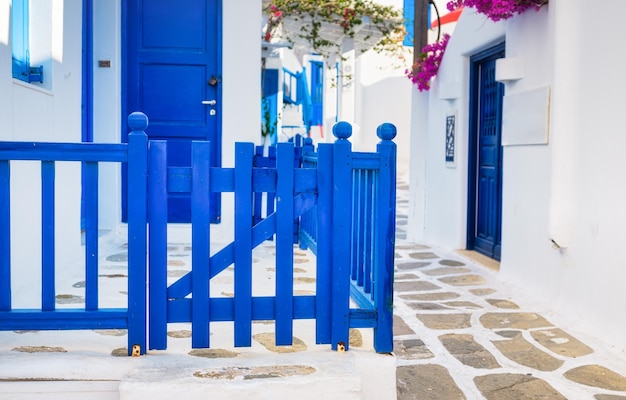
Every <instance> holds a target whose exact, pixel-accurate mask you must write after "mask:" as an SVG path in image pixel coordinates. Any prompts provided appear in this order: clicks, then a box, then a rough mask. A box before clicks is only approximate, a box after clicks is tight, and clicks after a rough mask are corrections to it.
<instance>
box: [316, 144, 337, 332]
mask: <svg viewBox="0 0 626 400" xmlns="http://www.w3.org/2000/svg"><path fill="white" fill-rule="evenodd" d="M317 193H318V194H317V215H316V216H315V217H314V218H317V220H318V221H317V235H316V236H317V254H316V260H317V277H316V289H315V292H316V295H315V337H316V339H315V341H316V343H317V344H327V343H330V342H331V321H330V319H331V293H332V292H331V287H332V286H331V266H332V265H331V264H332V255H331V248H332V234H331V232H332V229H333V228H332V226H333V145H332V144H330V143H321V144H320V145H319V147H318V160H317Z"/></svg>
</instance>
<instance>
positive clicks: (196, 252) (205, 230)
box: [191, 142, 211, 348]
mask: <svg viewBox="0 0 626 400" xmlns="http://www.w3.org/2000/svg"><path fill="white" fill-rule="evenodd" d="M191 165H192V173H191V188H192V193H191V249H192V253H191V286H192V298H191V347H193V348H199V347H209V321H210V309H209V296H210V292H209V262H210V243H211V233H210V218H211V215H210V210H211V207H210V205H211V196H210V187H211V185H210V183H211V178H210V172H211V169H210V166H211V143H210V142H192V143H191Z"/></svg>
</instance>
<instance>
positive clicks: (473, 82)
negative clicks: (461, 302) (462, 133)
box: [466, 41, 506, 260]
mask: <svg viewBox="0 0 626 400" xmlns="http://www.w3.org/2000/svg"><path fill="white" fill-rule="evenodd" d="M505 49H506V46H505V42H504V41H502V42H501V43H498V44H496V45H495V46H492V47H490V48H488V49H486V50H483V51H481V52H479V53H476V54H474V55H473V56H471V57H470V71H469V74H470V75H469V76H470V88H469V94H470V98H469V101H470V106H469V138H468V139H469V140H468V178H467V186H468V187H467V226H466V229H467V230H466V239H467V242H466V248H467V249H468V250H474V249H475V242H476V222H477V221H476V216H477V214H478V211H477V207H478V199H477V191H478V187H477V186H478V184H477V179H478V151H479V149H478V144H479V137H478V121H479V116H478V112H479V110H480V102H479V101H478V96H479V91H478V90H479V87H480V81H479V74H478V64H479V62H480V61H482V60H484V59H486V58H489V57H491V56H493V55H495V54H497V53H500V52H504V51H505ZM501 127H502V121H500V128H501ZM500 153H501V154H502V145H500ZM498 174H499V177H498V179H499V186H500V190H499V194H498V203H499V208H500V215H501V210H502V157H500V168H499V173H498ZM499 230H500V234H499V235H500V241H501V231H502V217H500V228H499ZM498 246H501V243H500V244H498ZM498 253H499V254H501V250H500V251H498ZM499 259H500V257H499V256H498V258H497V260H499Z"/></svg>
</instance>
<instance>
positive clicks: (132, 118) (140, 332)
mask: <svg viewBox="0 0 626 400" xmlns="http://www.w3.org/2000/svg"><path fill="white" fill-rule="evenodd" d="M128 126H129V127H130V129H131V130H132V132H131V133H130V134H129V135H128V355H131V353H132V352H133V347H134V346H139V352H140V354H145V353H146V222H147V221H146V220H147V218H146V217H147V214H146V212H147V210H146V203H147V173H148V136H147V135H146V133H145V132H144V131H145V130H146V128H147V127H148V117H146V115H145V114H143V113H140V112H134V113H132V114H130V115H129V116H128Z"/></svg>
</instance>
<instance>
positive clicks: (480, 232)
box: [467, 43, 505, 260]
mask: <svg viewBox="0 0 626 400" xmlns="http://www.w3.org/2000/svg"><path fill="white" fill-rule="evenodd" d="M504 55H505V47H504V43H502V44H499V45H497V46H495V47H492V48H490V49H488V50H485V51H483V52H481V53H479V54H477V55H475V56H473V57H472V58H471V65H470V78H471V81H470V96H471V100H470V132H469V134H470V137H469V139H470V140H469V145H470V147H469V149H470V150H469V152H470V154H469V179H468V187H469V190H468V194H469V198H468V226H467V248H468V249H469V250H475V251H477V252H479V253H481V254H484V255H485V256H487V257H490V258H493V259H495V260H500V256H501V254H502V141H501V136H502V103H503V98H504V85H503V84H502V83H500V82H497V81H496V77H495V76H496V60H497V59H499V58H503V57H504Z"/></svg>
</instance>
